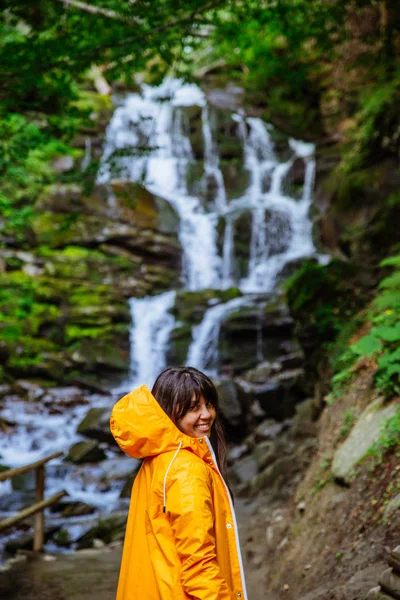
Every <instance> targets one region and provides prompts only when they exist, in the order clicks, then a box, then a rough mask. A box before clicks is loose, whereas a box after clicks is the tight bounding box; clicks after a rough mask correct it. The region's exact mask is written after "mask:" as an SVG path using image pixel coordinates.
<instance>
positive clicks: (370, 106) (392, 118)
mask: <svg viewBox="0 0 400 600" xmlns="http://www.w3.org/2000/svg"><path fill="white" fill-rule="evenodd" d="M399 88H400V69H397V70H396V71H395V73H394V74H393V75H392V76H391V78H390V80H389V81H387V80H385V79H383V80H382V79H380V80H378V81H377V82H376V81H375V82H374V83H373V84H371V85H369V86H368V87H367V89H366V90H365V91H364V93H363V94H362V95H361V97H360V108H359V110H358V111H357V113H356V114H355V124H354V126H353V128H352V130H351V131H349V132H348V141H347V144H346V146H345V149H344V153H343V159H342V165H341V167H342V169H343V170H344V171H347V172H349V171H353V170H356V169H358V168H359V167H360V165H363V164H368V163H371V162H376V160H377V157H383V156H384V155H385V154H388V153H389V154H390V153H394V154H398V151H399V139H398V135H397V134H396V131H398V128H399V126H400V121H399V117H398V110H397V107H398V105H399V101H400V92H399Z"/></svg>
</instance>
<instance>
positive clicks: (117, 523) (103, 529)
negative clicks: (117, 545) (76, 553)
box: [77, 513, 127, 549]
mask: <svg viewBox="0 0 400 600" xmlns="http://www.w3.org/2000/svg"><path fill="white" fill-rule="evenodd" d="M126 517H127V516H126V514H125V513H124V514H114V515H110V516H108V517H104V518H102V519H99V520H98V521H97V523H96V524H95V525H94V527H92V528H91V529H90V530H89V531H88V532H86V533H85V534H84V535H83V536H82V537H81V538H80V539H79V540H78V542H77V546H78V548H79V549H83V548H91V547H92V546H93V541H94V540H95V539H99V540H102V541H103V542H105V543H106V544H110V543H111V542H112V541H114V540H117V539H122V538H123V535H124V533H125V527H126Z"/></svg>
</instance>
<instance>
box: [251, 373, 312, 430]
mask: <svg viewBox="0 0 400 600" xmlns="http://www.w3.org/2000/svg"><path fill="white" fill-rule="evenodd" d="M303 375H304V372H303V370H302V369H293V370H290V371H283V372H281V373H278V374H277V375H274V376H272V377H270V378H269V380H268V382H267V383H264V384H249V391H250V393H251V394H252V395H253V396H254V397H255V398H256V399H257V400H258V402H259V404H260V406H261V408H262V410H263V411H264V412H265V414H266V416H267V417H272V418H274V419H277V420H284V419H286V418H288V417H291V416H292V415H293V414H294V411H295V405H296V404H297V402H298V401H299V400H300V399H301V397H302V391H301V382H302V379H303Z"/></svg>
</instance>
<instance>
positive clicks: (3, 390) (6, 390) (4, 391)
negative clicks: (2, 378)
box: [0, 383, 13, 400]
mask: <svg viewBox="0 0 400 600" xmlns="http://www.w3.org/2000/svg"><path fill="white" fill-rule="evenodd" d="M12 391H13V386H12V385H8V384H6V383H4V384H1V385H0V400H2V399H3V398H5V397H6V396H10V395H11V394H12Z"/></svg>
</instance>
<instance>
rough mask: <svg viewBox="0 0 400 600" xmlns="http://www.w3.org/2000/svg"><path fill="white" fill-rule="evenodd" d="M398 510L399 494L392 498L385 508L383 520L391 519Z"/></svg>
mask: <svg viewBox="0 0 400 600" xmlns="http://www.w3.org/2000/svg"><path fill="white" fill-rule="evenodd" d="M398 510H400V494H397V496H395V497H394V498H392V499H391V500H390V502H389V503H388V504H387V505H386V506H385V511H384V513H383V518H384V519H389V517H392V516H394V514H395V512H396V511H398Z"/></svg>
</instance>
